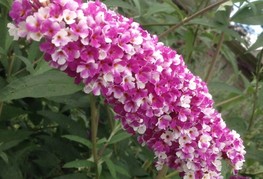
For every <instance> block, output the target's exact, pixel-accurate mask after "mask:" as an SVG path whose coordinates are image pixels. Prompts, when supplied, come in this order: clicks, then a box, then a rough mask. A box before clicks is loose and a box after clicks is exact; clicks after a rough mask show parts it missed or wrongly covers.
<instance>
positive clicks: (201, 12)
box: [159, 0, 229, 38]
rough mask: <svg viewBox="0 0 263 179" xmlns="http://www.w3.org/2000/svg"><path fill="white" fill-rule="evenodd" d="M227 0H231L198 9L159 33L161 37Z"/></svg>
mask: <svg viewBox="0 0 263 179" xmlns="http://www.w3.org/2000/svg"><path fill="white" fill-rule="evenodd" d="M227 1H229V0H222V1H218V2H216V3H214V4H211V5H209V6H207V7H205V8H204V9H202V10H200V11H197V12H196V13H194V14H193V15H191V16H189V17H187V18H185V19H184V20H182V21H181V22H180V23H179V24H176V25H174V26H172V27H171V28H169V29H167V30H166V31H164V32H163V33H161V34H160V35H159V38H161V37H164V36H166V35H168V34H169V33H170V32H172V31H174V30H175V29H177V28H178V27H181V26H182V25H184V24H185V23H187V22H189V21H190V20H192V19H194V18H196V17H197V16H199V15H201V14H204V13H206V12H207V11H209V10H211V9H213V8H215V7H217V6H219V5H220V4H223V3H225V2H227Z"/></svg>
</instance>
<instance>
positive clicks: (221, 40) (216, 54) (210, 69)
mask: <svg viewBox="0 0 263 179" xmlns="http://www.w3.org/2000/svg"><path fill="white" fill-rule="evenodd" d="M224 37H225V33H224V32H222V33H221V35H220V38H219V42H218V45H217V48H216V52H215V55H214V57H213V59H212V62H211V64H210V66H209V69H208V72H207V74H206V77H205V80H204V81H205V82H207V83H208V81H209V80H210V78H211V76H212V71H213V69H214V66H215V62H216V60H217V58H218V56H219V53H220V50H221V48H222V45H223V42H224Z"/></svg>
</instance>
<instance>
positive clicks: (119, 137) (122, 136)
mask: <svg viewBox="0 0 263 179" xmlns="http://www.w3.org/2000/svg"><path fill="white" fill-rule="evenodd" d="M129 137H131V135H130V134H128V133H126V132H121V133H119V134H117V135H115V136H113V137H112V138H111V140H110V142H109V144H115V143H117V142H120V141H122V140H125V139H127V138H129Z"/></svg>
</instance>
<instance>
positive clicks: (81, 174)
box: [53, 173, 88, 179]
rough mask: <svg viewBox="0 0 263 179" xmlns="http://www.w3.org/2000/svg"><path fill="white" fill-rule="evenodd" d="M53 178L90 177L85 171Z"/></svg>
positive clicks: (72, 178)
mask: <svg viewBox="0 0 263 179" xmlns="http://www.w3.org/2000/svg"><path fill="white" fill-rule="evenodd" d="M53 179H88V177H87V176H86V174H84V173H73V174H68V175H62V176H59V177H55V178H53Z"/></svg>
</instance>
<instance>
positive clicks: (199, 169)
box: [8, 0, 245, 179]
mask: <svg viewBox="0 0 263 179" xmlns="http://www.w3.org/2000/svg"><path fill="white" fill-rule="evenodd" d="M10 16H11V18H12V19H13V21H14V24H8V27H9V32H10V35H12V36H14V39H15V40H18V38H19V37H22V38H27V39H28V40H30V39H32V40H35V41H39V40H40V39H44V40H45V41H44V42H42V43H41V45H40V49H41V51H42V52H44V57H45V60H46V61H48V62H49V64H50V66H52V67H54V68H58V69H60V70H62V71H64V72H65V73H67V74H68V75H69V76H71V77H73V78H75V81H76V83H80V82H82V83H83V84H84V85H85V87H84V92H86V93H91V92H92V93H93V94H94V95H103V96H104V97H105V100H106V102H107V103H109V104H111V105H112V107H113V109H114V111H115V113H116V118H117V119H119V120H121V122H122V125H123V127H124V129H126V130H127V132H129V133H131V134H138V141H139V142H140V143H142V144H143V145H147V146H148V147H149V148H150V149H152V150H153V152H154V154H155V157H156V160H157V161H156V168H157V170H161V168H162V167H163V165H168V166H169V167H171V168H173V169H177V170H178V171H179V172H181V175H182V177H183V178H188V179H189V178H202V179H208V178H216V179H221V178H222V176H221V173H220V170H221V159H222V158H224V159H226V160H229V162H230V163H231V166H232V167H233V170H234V171H236V170H240V169H241V168H242V165H243V163H244V155H245V150H244V146H243V142H242V140H241V138H240V136H239V134H237V133H236V132H235V131H231V130H229V129H228V128H227V127H226V124H225V123H224V121H223V120H222V118H221V115H220V114H219V113H218V112H217V111H216V110H215V109H214V108H213V103H214V102H213V100H212V96H211V95H210V94H209V92H208V88H207V86H206V84H205V83H204V82H202V80H201V79H200V78H199V77H197V76H195V75H193V74H192V73H191V72H190V71H189V70H188V68H187V67H186V65H185V63H184V61H183V57H182V55H180V54H177V52H176V51H175V50H172V49H171V48H169V47H166V46H164V45H163V43H161V42H158V38H157V36H155V35H150V34H149V33H148V32H147V31H146V30H143V29H142V28H141V27H140V25H139V24H138V23H136V22H133V21H132V19H128V18H126V17H123V16H121V15H119V14H117V13H116V12H114V11H111V10H108V9H107V7H106V6H105V5H104V4H103V3H101V2H99V1H95V2H93V1H88V2H87V3H82V1H81V0H53V1H47V0H33V1H31V0H15V1H14V3H13V5H12V8H11V11H10Z"/></svg>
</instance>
